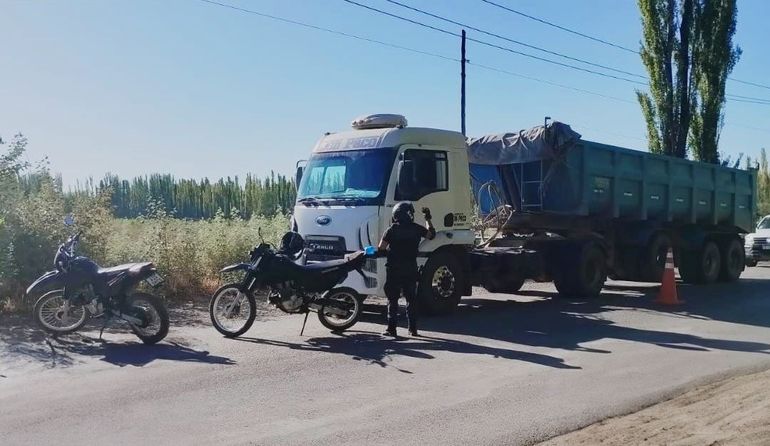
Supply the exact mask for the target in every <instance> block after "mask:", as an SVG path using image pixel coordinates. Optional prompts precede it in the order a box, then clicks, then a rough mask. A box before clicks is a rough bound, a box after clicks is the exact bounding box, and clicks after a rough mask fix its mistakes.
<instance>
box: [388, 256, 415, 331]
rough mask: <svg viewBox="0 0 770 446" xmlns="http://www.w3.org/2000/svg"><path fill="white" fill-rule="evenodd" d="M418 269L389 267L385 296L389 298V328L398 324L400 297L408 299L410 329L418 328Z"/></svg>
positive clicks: (392, 328) (393, 327) (407, 314)
mask: <svg viewBox="0 0 770 446" xmlns="http://www.w3.org/2000/svg"><path fill="white" fill-rule="evenodd" d="M417 277H418V274H417V271H416V270H415V271H410V270H407V271H399V270H393V269H390V268H388V270H387V277H386V278H385V296H387V298H388V329H389V330H395V329H396V326H397V325H398V299H399V298H400V297H401V293H403V294H404V298H405V299H406V318H407V320H408V321H409V329H410V330H415V331H416V330H417Z"/></svg>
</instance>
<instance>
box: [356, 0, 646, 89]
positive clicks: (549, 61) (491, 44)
mask: <svg viewBox="0 0 770 446" xmlns="http://www.w3.org/2000/svg"><path fill="white" fill-rule="evenodd" d="M342 1H344V2H346V3H350V4H351V5H355V6H358V7H360V8H364V9H368V10H370V11H373V12H376V13H379V14H383V15H386V16H388V17H392V18H394V19H398V20H402V21H405V22H408V23H412V24H414V25H417V26H421V27H423V28H427V29H431V30H433V31H437V32H440V33H443V34H446V35H450V36H454V37H460V34H457V33H454V32H452V31H447V30H445V29H442V28H439V27H436V26H433V25H429V24H427V23H423V22H420V21H418V20H412V19H410V18H407V17H403V16H400V15H397V14H393V13H391V12H387V11H383V10H381V9H377V8H375V7H373V6H369V5H364V4H362V3H358V2H356V1H353V0H342ZM467 40H468V41H471V42H475V43H478V44H480V45H484V46H488V47H490V48H496V49H498V50H501V51H506V52H509V53H513V54H518V55H520V56H525V57H529V58H531V59H536V60H539V61H542V62H547V63H550V64H553V65H559V66H562V67H565V68H570V69H573V70H578V71H583V72H585V73H590V74H595V75H598V76H602V77H606V78H611V79H617V80H621V81H625V82H629V83H632V84H637V85H647V84H646V83H644V82H640V81H636V80H633V79H628V78H625V77H620V76H615V75H612V74H607V73H602V72H599V71H595V70H590V69H588V68H583V67H578V66H575V65H571V64H568V63H563V62H559V61H556V60H551V59H546V58H544V57H540V56H535V55H534V54H528V53H524V52H521V51H517V50H514V49H512V48H509V47H504V46H500V45H496V44H494V43H490V42H486V41H484V40H479V39H474V38H471V37H468V38H467Z"/></svg>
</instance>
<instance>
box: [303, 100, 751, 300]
mask: <svg viewBox="0 0 770 446" xmlns="http://www.w3.org/2000/svg"><path fill="white" fill-rule="evenodd" d="M352 127H353V128H352V129H351V130H349V131H344V132H338V133H326V134H324V135H323V136H322V137H321V138H320V139H319V140H318V142H317V143H316V145H315V147H314V148H313V151H312V154H311V156H310V158H309V159H308V160H307V161H305V162H301V163H298V167H297V178H296V180H297V184H298V191H297V201H296V205H295V208H294V212H293V215H292V221H291V225H292V229H293V230H295V231H297V232H299V233H300V234H301V235H302V236H303V237H304V239H305V241H306V249H305V254H304V256H305V257H304V260H305V261H306V262H314V261H320V260H327V259H334V258H341V257H343V256H344V255H345V254H346V253H348V252H351V251H355V250H360V249H363V248H364V247H366V246H370V245H377V243H378V241H379V240H380V237H381V236H382V233H383V232H384V230H385V229H386V228H387V227H388V226H389V224H390V220H391V211H392V208H393V206H394V205H395V204H396V203H398V202H400V201H410V202H412V203H413V204H414V206H415V208H416V209H420V208H423V207H427V208H429V209H430V210H431V211H432V214H433V216H434V226H435V227H436V231H437V236H436V237H435V238H434V239H433V240H425V241H423V242H422V243H421V245H420V249H419V258H418V265H419V266H420V279H419V282H418V296H419V300H420V303H421V307H422V308H423V309H424V310H425V311H426V312H428V313H446V312H450V311H452V310H453V309H454V308H455V307H456V306H457V305H458V303H459V302H460V300H461V298H462V297H463V296H469V295H470V294H471V292H472V289H473V287H474V286H481V287H484V288H486V289H487V290H489V291H491V292H501V293H516V292H517V291H518V290H519V289H520V288H521V286H522V284H523V283H524V281H526V280H534V281H539V282H549V281H552V282H553V283H554V285H555V287H556V290H557V291H558V294H559V295H561V296H566V297H581V298H585V297H592V296H596V295H598V294H599V293H600V292H601V290H602V288H603V286H604V284H605V281H606V280H607V279H608V278H611V279H618V280H627V281H642V282H657V281H659V280H660V278H661V275H662V273H663V269H664V267H665V264H666V257H667V254H668V252H669V250H671V251H672V252H673V255H674V259H675V262H676V264H677V266H678V269H679V274H680V276H681V279H682V280H683V281H684V282H687V283H699V284H708V283H713V282H717V281H725V282H729V281H735V280H738V278H739V277H740V275H741V273H742V271H743V269H744V267H745V261H746V259H745V249H744V242H743V239H742V235H743V234H745V233H747V232H749V231H750V229H752V228H753V218H754V214H755V213H756V205H755V197H756V173H755V172H754V171H751V170H739V169H732V168H728V167H723V166H720V165H715V164H706V163H700V162H694V161H689V160H685V159H679V158H673V157H668V156H662V155H657V154H652V153H647V152H642V151H637V150H630V149H625V148H621V147H616V146H611V145H607V144H601V143H598V142H593V141H587V140H583V139H582V138H581V135H579V134H578V133H576V132H575V131H573V130H572V129H571V128H570V127H569V126H568V125H566V124H564V123H560V122H548V119H546V122H545V123H544V125H540V126H536V127H533V128H532V129H529V130H526V131H520V132H512V133H503V134H498V135H486V136H483V137H480V138H466V137H465V136H464V135H463V134H461V133H459V132H455V131H450V130H440V129H433V128H420V127H410V126H408V125H407V120H406V118H405V117H403V116H401V115H383V114H380V115H367V116H362V117H359V118H357V119H355V120H354V121H353V122H352ZM421 218H422V217H420V216H419V215H418V216H417V217H416V219H417V222H418V223H423V222H422V221H421ZM384 262H385V260H384V259H368V260H367V262H366V264H365V266H364V268H363V272H364V274H363V275H351V277H350V278H349V279H348V281H347V282H346V283H345V285H346V286H348V287H350V288H352V289H354V290H356V292H357V293H359V294H360V297H361V298H365V297H366V296H371V295H378V296H382V295H384V292H383V284H384V281H385V264H384Z"/></svg>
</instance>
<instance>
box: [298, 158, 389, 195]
mask: <svg viewBox="0 0 770 446" xmlns="http://www.w3.org/2000/svg"><path fill="white" fill-rule="evenodd" d="M395 153H396V151H395V149H368V150H350V151H345V152H327V153H315V154H313V156H312V157H311V158H310V160H309V161H308V163H307V167H306V168H305V172H304V173H303V175H302V180H301V182H300V185H299V191H298V192H297V200H298V201H300V202H303V201H304V202H311V201H313V200H329V201H346V200H355V201H364V202H366V203H367V204H380V202H384V197H385V189H386V188H387V184H388V178H389V177H390V171H391V170H392V168H393V159H394V158H395Z"/></svg>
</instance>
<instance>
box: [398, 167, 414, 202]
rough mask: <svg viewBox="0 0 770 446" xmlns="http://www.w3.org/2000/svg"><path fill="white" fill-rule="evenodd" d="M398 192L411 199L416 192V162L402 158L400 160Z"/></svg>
mask: <svg viewBox="0 0 770 446" xmlns="http://www.w3.org/2000/svg"><path fill="white" fill-rule="evenodd" d="M396 187H397V189H398V194H397V196H399V197H400V198H401V199H403V200H411V199H412V197H413V196H414V194H415V188H416V184H415V181H414V162H413V161H410V160H401V161H399V162H398V176H397V178H396Z"/></svg>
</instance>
